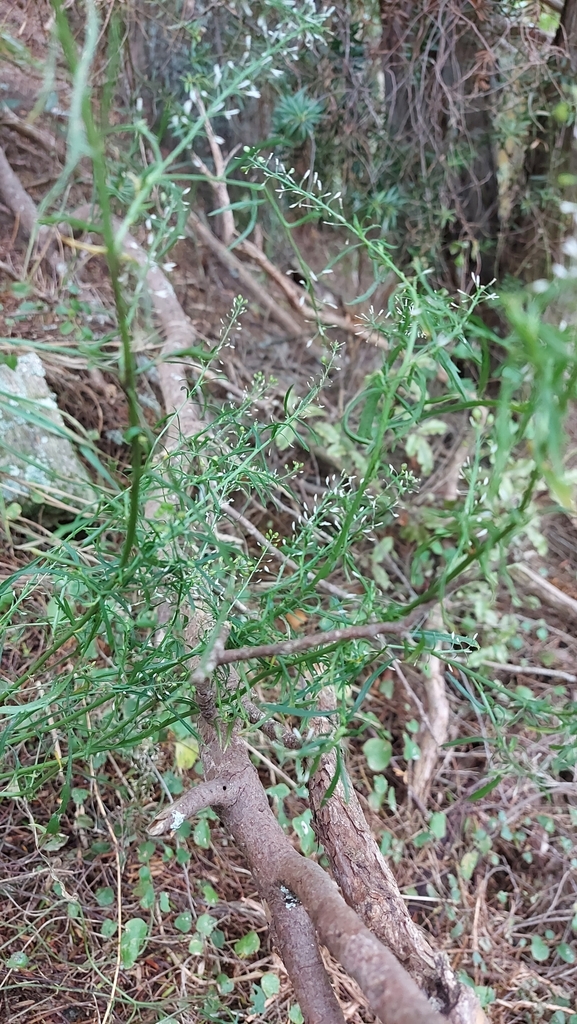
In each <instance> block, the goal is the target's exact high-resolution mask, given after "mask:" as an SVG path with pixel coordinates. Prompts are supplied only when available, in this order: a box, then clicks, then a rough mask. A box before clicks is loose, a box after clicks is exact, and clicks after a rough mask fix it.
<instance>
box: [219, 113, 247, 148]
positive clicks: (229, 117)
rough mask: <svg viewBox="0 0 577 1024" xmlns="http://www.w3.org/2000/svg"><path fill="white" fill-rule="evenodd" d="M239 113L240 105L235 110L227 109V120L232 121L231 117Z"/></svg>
mask: <svg viewBox="0 0 577 1024" xmlns="http://www.w3.org/2000/svg"><path fill="white" fill-rule="evenodd" d="M237 114H240V110H239V109H238V107H235V108H234V110H225V112H224V116H225V117H226V119H227V121H230V119H231V117H236V115H237ZM247 148H248V147H247Z"/></svg>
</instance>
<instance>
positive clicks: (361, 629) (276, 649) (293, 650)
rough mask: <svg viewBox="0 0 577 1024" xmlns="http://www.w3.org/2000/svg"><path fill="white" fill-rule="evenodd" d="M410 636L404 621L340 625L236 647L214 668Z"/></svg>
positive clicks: (225, 652) (227, 651)
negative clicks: (287, 637) (256, 644)
mask: <svg viewBox="0 0 577 1024" xmlns="http://www.w3.org/2000/svg"><path fill="white" fill-rule="evenodd" d="M387 633H388V634H389V636H400V637H402V636H407V637H408V636H410V624H409V623H408V622H366V623H365V624H364V625H363V626H343V627H342V628H341V629H327V630H325V631H323V632H319V633H308V634H307V636H298V637H294V638H293V639H292V640H279V641H278V643H274V644H261V645H260V646H258V647H237V648H236V649H234V648H233V649H231V650H226V651H223V652H222V653H221V654H220V655H219V656H218V661H217V664H218V665H232V664H233V663H235V662H238V661H249V660H250V659H251V658H273V657H276V656H278V657H284V658H288V657H291V655H293V654H300V653H301V651H310V650H312V648H314V647H328V646H329V645H330V644H338V643H343V642H344V641H346V640H370V639H372V638H374V637H377V636H385V635H386V634H387Z"/></svg>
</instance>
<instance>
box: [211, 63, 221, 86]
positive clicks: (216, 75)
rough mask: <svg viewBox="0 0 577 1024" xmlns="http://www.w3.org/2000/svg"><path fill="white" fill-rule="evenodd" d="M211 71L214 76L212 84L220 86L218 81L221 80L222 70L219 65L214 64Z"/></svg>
mask: <svg viewBox="0 0 577 1024" xmlns="http://www.w3.org/2000/svg"><path fill="white" fill-rule="evenodd" d="M212 70H213V74H214V84H215V85H220V80H221V78H222V68H221V66H220V64H215V65H214V67H213V69H212Z"/></svg>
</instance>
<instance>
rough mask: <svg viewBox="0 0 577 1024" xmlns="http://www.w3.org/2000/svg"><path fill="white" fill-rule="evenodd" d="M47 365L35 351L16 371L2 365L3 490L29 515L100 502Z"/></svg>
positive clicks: (0, 450) (20, 359) (0, 482)
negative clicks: (41, 508)
mask: <svg viewBox="0 0 577 1024" xmlns="http://www.w3.org/2000/svg"><path fill="white" fill-rule="evenodd" d="M65 433H69V429H68V428H67V427H66V425H65V423H64V420H63V419H62V415H61V413H60V410H59V409H58V405H57V403H56V398H55V396H54V394H53V393H52V392H51V391H50V389H49V388H48V385H47V383H46V375H45V371H44V366H43V365H42V361H41V360H40V359H39V357H38V356H37V355H36V354H35V353H34V352H28V353H26V355H23V356H19V357H18V359H17V362H16V367H15V368H14V369H13V370H12V369H10V367H9V366H7V365H4V364H0V491H1V493H2V497H3V499H4V501H5V502H6V503H10V502H17V503H18V504H19V505H20V506H21V507H22V510H23V512H24V513H25V514H30V513H31V512H33V511H34V509H35V508H38V506H40V505H53V506H57V507H58V506H61V505H62V503H64V504H65V505H71V506H72V507H73V508H75V509H78V510H81V509H83V508H84V507H85V505H86V503H87V502H93V501H95V500H96V492H95V491H94V489H93V487H92V485H91V483H90V479H89V477H88V474H87V472H86V470H85V468H84V466H83V465H82V463H81V461H80V459H79V458H78V455H77V454H76V451H75V449H74V446H73V444H72V443H71V442H70V441H69V440H68V438H67V437H65V436H63V435H64V434H65Z"/></svg>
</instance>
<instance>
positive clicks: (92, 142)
mask: <svg viewBox="0 0 577 1024" xmlns="http://www.w3.org/2000/svg"><path fill="white" fill-rule="evenodd" d="M52 5H53V7H54V12H55V17H56V25H57V29H58V36H59V39H60V43H61V45H62V49H63V51H64V56H65V57H66V61H67V63H68V67H69V69H70V72H71V73H72V74H73V75H74V74H75V73H76V71H77V70H78V55H77V52H76V44H75V42H74V38H73V36H72V32H71V31H70V25H69V24H68V19H67V17H66V14H65V12H64V9H63V7H62V0H52ZM81 109H82V119H83V121H84V127H85V129H86V138H87V140H88V144H89V146H90V153H91V158H92V167H93V173H94V184H95V187H96V194H97V197H98V204H99V206H100V212H101V215H102V227H101V230H102V237H103V239H104V245H105V249H106V262H107V265H108V271H109V274H110V281H111V284H112V291H113V295H114V304H115V306H116V316H117V321H118V330H119V333H120V340H121V346H122V367H121V374H120V379H121V383H122V387H123V390H124V393H125V395H126V400H127V404H128V421H129V424H130V427H131V438H130V444H131V465H132V480H131V485H130V505H129V512H128V521H127V525H126V537H125V539H124V544H123V548H122V553H121V556H120V563H119V567H120V569H123V568H124V567H125V566H126V564H127V562H128V560H129V558H130V552H131V551H132V547H133V545H134V539H135V536H136V524H137V520H138V507H139V495H140V481H141V475H142V462H143V454H144V450H143V444H142V434H141V432H140V429H138V428H140V427H141V416H140V403H139V401H138V395H137V391H136V361H135V358H134V354H133V352H132V346H131V344H130V332H129V329H128V316H127V308H126V302H125V299H124V295H123V292H122V287H121V284H120V275H121V262H120V249H119V247H118V244H117V240H116V238H115V236H114V228H113V221H112V211H111V208H110V195H109V192H108V185H107V181H106V153H105V149H104V138H103V135H102V133H101V132H100V131H99V130H98V128H97V126H96V122H95V120H94V115H93V111H92V101H91V95H90V91H89V90H88V89H86V90H85V91H84V95H83V96H82V107H81Z"/></svg>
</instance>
